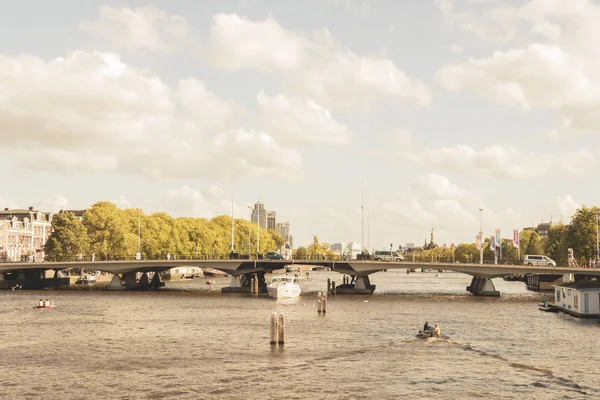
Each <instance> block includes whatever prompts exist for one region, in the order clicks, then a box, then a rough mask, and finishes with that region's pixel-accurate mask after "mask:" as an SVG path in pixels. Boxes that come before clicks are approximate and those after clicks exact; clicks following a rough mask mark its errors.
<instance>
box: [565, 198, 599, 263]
mask: <svg viewBox="0 0 600 400" xmlns="http://www.w3.org/2000/svg"><path fill="white" fill-rule="evenodd" d="M598 212H600V209H599V208H598V207H591V208H587V207H581V208H579V209H577V211H575V214H573V217H572V218H571V224H570V226H569V241H568V242H569V247H571V248H572V249H573V251H574V252H575V258H576V259H577V260H578V261H579V262H580V264H583V265H587V264H588V262H590V261H591V260H594V259H595V257H596V223H597V221H596V218H597V217H596V215H597V213H598Z"/></svg>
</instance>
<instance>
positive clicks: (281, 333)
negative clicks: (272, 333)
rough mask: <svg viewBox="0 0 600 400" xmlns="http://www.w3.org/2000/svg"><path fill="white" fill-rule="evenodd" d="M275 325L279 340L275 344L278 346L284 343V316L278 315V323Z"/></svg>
mask: <svg viewBox="0 0 600 400" xmlns="http://www.w3.org/2000/svg"><path fill="white" fill-rule="evenodd" d="M277 325H278V326H277V327H278V328H279V340H278V341H277V342H278V343H279V344H283V343H284V342H285V315H284V314H283V313H279V321H278V324H277Z"/></svg>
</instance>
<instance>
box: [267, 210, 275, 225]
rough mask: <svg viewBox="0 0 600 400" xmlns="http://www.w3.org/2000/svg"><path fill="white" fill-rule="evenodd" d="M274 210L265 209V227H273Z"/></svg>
mask: <svg viewBox="0 0 600 400" xmlns="http://www.w3.org/2000/svg"><path fill="white" fill-rule="evenodd" d="M275 219H276V214H275V211H267V229H275V226H276V223H277V221H276V220H275Z"/></svg>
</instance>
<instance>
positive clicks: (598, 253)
mask: <svg viewBox="0 0 600 400" xmlns="http://www.w3.org/2000/svg"><path fill="white" fill-rule="evenodd" d="M598 212H600V211H599V210H596V265H595V267H598V263H599V262H600V247H599V246H598V218H599V216H598Z"/></svg>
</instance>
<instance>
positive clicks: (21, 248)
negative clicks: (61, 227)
mask: <svg viewBox="0 0 600 400" xmlns="http://www.w3.org/2000/svg"><path fill="white" fill-rule="evenodd" d="M52 216H53V213H51V212H42V211H39V210H34V209H33V207H29V208H28V209H13V210H11V209H8V208H5V209H4V211H0V258H1V259H3V260H8V261H28V260H31V261H34V260H35V261H43V260H44V245H45V244H46V240H48V237H49V236H50V234H51V233H52Z"/></svg>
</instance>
